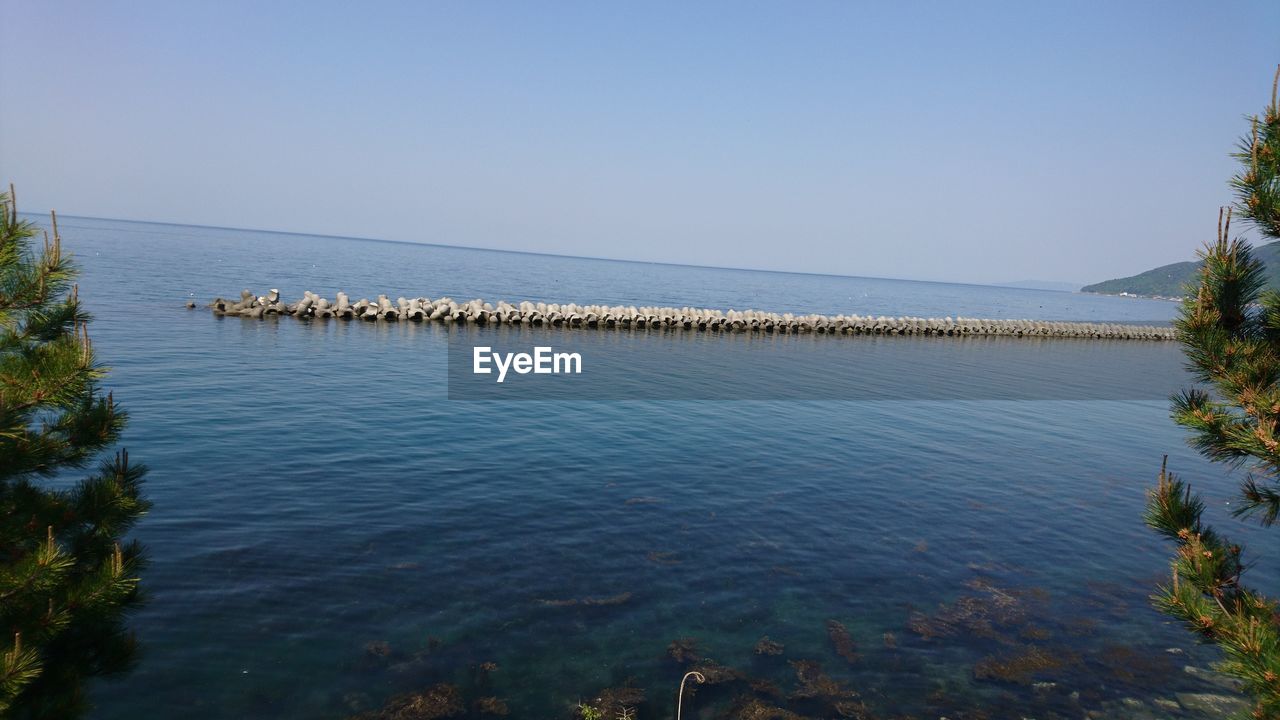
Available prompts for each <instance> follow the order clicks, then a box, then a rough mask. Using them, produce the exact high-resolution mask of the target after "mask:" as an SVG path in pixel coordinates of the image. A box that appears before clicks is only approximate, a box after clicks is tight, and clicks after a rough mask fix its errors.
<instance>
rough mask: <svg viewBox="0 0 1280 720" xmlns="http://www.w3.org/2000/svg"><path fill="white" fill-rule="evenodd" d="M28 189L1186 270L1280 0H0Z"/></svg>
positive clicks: (13, 171)
mask: <svg viewBox="0 0 1280 720" xmlns="http://www.w3.org/2000/svg"><path fill="white" fill-rule="evenodd" d="M0 2H2V6H0V10H2V12H0V176H3V179H4V180H12V181H13V182H15V183H17V185H18V188H19V190H18V193H19V198H20V200H22V201H23V209H26V210H32V211H42V210H46V209H48V208H56V209H58V210H59V211H60V212H64V213H67V214H78V215H94V216H104V217H118V218H130V219H140V220H161V221H172V222H181V223H197V224H210V225H227V226H235V227H253V228H267V229H276V230H288V231H300V232H315V233H324V234H334V235H354V236H363V237H377V238H386V239H396V240H409V241H419V242H438V243H448V244H457V245H471V246H480V247H493V248H507V249H518V250H529V251H538V252H555V253H566V254H573V255H590V256H603V257H618V258H628V259H640V260H658V261H668V262H687V263H696V264H711V265H730V266H737V267H753V268H765V269H779V270H799V271H817V272H834V273H841V274H856V275H872V276H886V277H906V278H918V279H933V280H956V281H970V282H995V281H1003V280H1018V279H1024V278H1038V279H1049V280H1072V281H1088V282H1092V281H1096V280H1100V279H1103V278H1107V277H1112V276H1116V275H1122V274H1130V273H1133V272H1137V271H1140V270H1144V269H1147V268H1149V267H1151V266H1153V265H1156V264H1160V263H1166V262H1173V261H1177V260H1183V259H1188V258H1190V257H1191V256H1192V253H1193V251H1194V250H1195V248H1196V247H1198V246H1199V244H1200V243H1202V242H1203V241H1205V240H1208V239H1211V238H1212V236H1213V228H1214V225H1215V223H1216V218H1217V216H1216V208H1217V207H1218V205H1219V204H1221V203H1223V202H1224V201H1226V200H1228V199H1229V193H1228V190H1227V186H1226V179H1227V178H1228V177H1229V176H1230V174H1231V173H1232V171H1233V169H1234V165H1233V162H1232V161H1231V160H1230V159H1229V158H1228V157H1227V153H1228V152H1230V150H1231V149H1232V146H1233V144H1234V142H1235V140H1236V139H1237V137H1238V136H1239V135H1241V134H1242V133H1243V132H1244V131H1245V130H1246V125H1245V122H1244V121H1243V120H1242V115H1244V114H1246V113H1253V112H1258V111H1260V110H1261V108H1262V107H1263V105H1264V104H1265V103H1266V101H1267V100H1268V97H1269V95H1270V90H1271V78H1272V73H1273V71H1274V69H1275V66H1276V63H1278V62H1280V2H1275V0H1259V1H1257V2H1213V3H1210V2H1197V3H1182V2H1061V3H1048V2H1027V1H1026V0H1021V1H1018V2H1008V3H980V2H963V3H961V2H953V3H944V2H928V3H925V2H920V3H913V2H880V3H871V2H839V3H834V2H832V3H828V2H810V1H797V2H782V1H781V0H779V1H778V2H770V3H753V2H736V1H735V2H723V3H719V2H696V3H687V2H678V3H676V2H673V3H615V2H582V3H550V2H548V3H529V2H524V3H516V2H506V3H499V2H470V1H469V2H456V3H455V2H444V1H440V2H420V3H419V2H405V3H393V2H370V3H347V2H343V3H320V2H298V3H284V2H244V3H240V2H216V3H213V2H210V3H187V2H177V3H174V2H110V1H105V2H104V1H102V0H94V1H93V2H57V1H50V0H42V1H40V2H33V1H29V0H0Z"/></svg>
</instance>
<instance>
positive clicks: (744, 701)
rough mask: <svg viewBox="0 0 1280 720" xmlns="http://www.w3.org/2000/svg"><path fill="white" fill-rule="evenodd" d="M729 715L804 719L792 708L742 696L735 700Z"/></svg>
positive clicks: (752, 719)
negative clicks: (788, 708)
mask: <svg viewBox="0 0 1280 720" xmlns="http://www.w3.org/2000/svg"><path fill="white" fill-rule="evenodd" d="M727 717H728V718H729V720H803V717H802V716H800V715H797V714H795V713H793V712H791V711H790V710H787V709H785V708H780V707H777V706H776V705H770V704H768V703H766V702H764V701H762V700H760V699H759V698H753V697H741V698H738V699H737V700H736V701H734V703H733V706H732V707H730V708H729V712H728V714H727Z"/></svg>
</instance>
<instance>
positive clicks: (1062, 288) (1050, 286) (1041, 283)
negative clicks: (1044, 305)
mask: <svg viewBox="0 0 1280 720" xmlns="http://www.w3.org/2000/svg"><path fill="white" fill-rule="evenodd" d="M994 284H995V286H996V287H1010V288H1020V289H1022V290H1052V291H1054V292H1075V291H1077V290H1079V289H1080V283H1071V282H1059V281H1057V280H1013V281H1011V282H1001V283H994Z"/></svg>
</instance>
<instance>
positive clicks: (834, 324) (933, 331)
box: [188, 289, 1174, 340]
mask: <svg viewBox="0 0 1280 720" xmlns="http://www.w3.org/2000/svg"><path fill="white" fill-rule="evenodd" d="M188 307H195V305H194V303H189V304H188ZM209 307H210V308H211V309H212V310H213V312H214V313H216V314H219V315H235V316H239V317H248V318H263V317H266V316H269V315H289V316H292V317H295V318H317V319H340V320H353V319H361V320H367V321H371V322H403V321H408V322H441V323H458V324H476V325H489V324H510V325H534V326H544V325H549V326H555V327H582V328H608V329H631V328H635V329H645V328H672V329H682V330H702V331H719V332H757V333H777V334H782V335H787V334H796V335H798V334H805V333H816V334H820V335H821V334H828V335H939V336H947V337H956V336H966V335H996V336H1006V337H1063V338H1067V337H1071V338H1105V339H1113V340H1173V339H1174V330H1173V328H1170V327H1161V326H1156V325H1127V324H1117V323H1086V322H1055V321H1041V320H983V319H975V318H950V317H947V318H920V317H884V316H879V317H871V316H863V315H796V314H793V313H771V312H763V311H760V310H710V309H705V308H688V307H683V308H674V307H637V306H634V305H628V306H621V305H617V306H610V305H577V304H574V303H566V304H558V303H541V302H540V303H534V302H529V301H527V300H526V301H522V302H520V303H518V304H514V305H513V304H511V303H508V302H506V301H503V300H499V301H498V302H497V303H488V302H485V301H483V300H479V299H476V300H468V301H461V302H460V301H456V300H453V299H452V298H447V297H443V298H440V299H438V300H431V299H429V298H425V297H418V298H403V297H401V298H397V299H396V301H395V302H392V301H391V300H390V299H389V298H388V297H387V296H386V295H379V296H378V297H377V299H376V300H368V299H360V300H357V301H356V302H351V298H350V297H349V296H348V295H347V294H346V293H343V292H339V293H338V294H337V295H336V296H335V299H334V300H333V301H330V300H329V299H328V298H325V297H321V296H320V295H317V294H315V293H313V292H311V291H309V290H308V291H305V292H303V296H302V298H301V299H300V300H298V301H297V302H293V303H288V302H285V301H284V300H283V299H282V298H281V296H280V291H279V290H275V289H273V290H271V291H269V292H268V293H267V294H266V295H254V294H253V293H251V292H250V291H248V290H244V291H242V292H241V293H240V297H239V298H238V299H236V300H226V299H223V298H216V299H214V301H213V302H212V303H210V304H209Z"/></svg>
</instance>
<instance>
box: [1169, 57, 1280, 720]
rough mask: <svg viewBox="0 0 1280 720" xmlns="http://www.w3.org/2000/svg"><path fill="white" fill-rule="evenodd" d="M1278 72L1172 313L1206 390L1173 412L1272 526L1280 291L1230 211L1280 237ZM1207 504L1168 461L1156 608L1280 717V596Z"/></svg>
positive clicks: (1277, 511)
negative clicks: (1233, 470)
mask: <svg viewBox="0 0 1280 720" xmlns="http://www.w3.org/2000/svg"><path fill="white" fill-rule="evenodd" d="M1277 83H1280V68H1277V70H1276V80H1275V82H1273V84H1272V90H1271V104H1270V105H1269V106H1268V107H1267V108H1266V111H1265V112H1264V114H1263V116H1262V117H1252V118H1250V125H1251V132H1250V134H1249V136H1247V137H1246V138H1245V139H1244V140H1242V141H1241V144H1240V148H1239V151H1238V152H1237V153H1235V157H1236V158H1237V159H1238V160H1240V162H1241V165H1242V167H1243V169H1242V171H1241V172H1240V173H1239V174H1238V175H1236V176H1235V177H1234V178H1232V180H1231V187H1232V188H1233V189H1234V191H1235V193H1236V203H1235V205H1234V207H1233V208H1231V209H1226V210H1225V211H1220V212H1219V216H1218V236H1217V239H1216V240H1215V241H1214V242H1212V243H1209V244H1208V245H1207V246H1206V247H1205V249H1204V250H1203V251H1201V257H1202V259H1203V260H1204V265H1203V267H1202V269H1201V272H1200V283H1199V289H1198V292H1197V293H1196V295H1195V297H1191V298H1188V299H1187V300H1186V301H1184V303H1183V305H1182V307H1181V309H1180V312H1179V317H1178V319H1177V320H1176V321H1175V323H1174V324H1175V327H1176V329H1177V332H1178V339H1179V341H1180V342H1181V343H1182V346H1183V349H1184V351H1185V353H1186V356H1187V358H1188V360H1189V367H1190V368H1191V370H1192V372H1193V373H1194V375H1195V377H1196V379H1197V380H1198V381H1199V382H1201V383H1203V384H1204V385H1205V386H1206V387H1207V388H1209V391H1205V390H1199V389H1193V390H1187V391H1184V392H1183V393H1182V394H1180V395H1178V396H1177V397H1175V398H1174V399H1173V408H1172V414H1173V419H1174V421H1175V422H1177V423H1178V424H1179V425H1182V426H1183V427H1186V428H1188V429H1189V430H1191V433H1192V436H1191V443H1192V445H1194V446H1195V447H1196V448H1197V449H1198V450H1199V451H1200V452H1201V453H1202V454H1203V455H1205V456H1206V457H1208V458H1210V459H1213V460H1216V461H1221V462H1226V463H1229V464H1232V465H1234V466H1238V467H1244V468H1245V469H1246V470H1247V475H1246V477H1245V479H1244V481H1243V483H1242V486H1241V496H1242V502H1241V503H1240V504H1239V507H1238V508H1237V510H1236V514H1237V515H1239V516H1248V517H1254V518H1257V519H1258V520H1259V521H1260V522H1261V523H1262V524H1263V525H1268V526H1269V525H1272V524H1273V523H1275V522H1276V520H1277V518H1278V517H1280V293H1277V292H1275V291H1273V290H1264V286H1265V284H1266V276H1265V268H1264V267H1263V264H1262V263H1261V262H1260V261H1259V260H1258V259H1257V258H1256V257H1255V256H1254V254H1253V251H1252V249H1251V248H1250V246H1249V244H1248V243H1247V242H1245V241H1244V240H1243V239H1241V238H1238V237H1237V238H1232V237H1231V217H1232V214H1233V212H1235V213H1239V214H1240V215H1241V216H1243V217H1244V218H1245V219H1246V220H1247V221H1248V222H1249V223H1250V224H1251V225H1252V226H1253V227H1254V228H1255V229H1256V230H1257V231H1258V233H1259V234H1261V235H1262V236H1263V237H1265V238H1268V239H1280V106H1277V102H1276V100H1277V98H1276V91H1277ZM1204 509H1205V507H1204V503H1203V502H1202V501H1201V500H1200V498H1199V497H1198V496H1196V495H1195V494H1193V493H1192V492H1191V489H1190V488H1189V487H1188V486H1187V484H1186V483H1185V482H1183V481H1182V480H1180V479H1178V478H1176V477H1174V475H1173V474H1171V473H1169V472H1168V470H1167V468H1165V467H1161V469H1160V476H1159V481H1158V483H1157V485H1156V487H1155V488H1154V489H1153V490H1152V491H1151V492H1150V494H1149V498H1148V504H1147V513H1146V521H1147V524H1148V525H1150V526H1151V527H1153V528H1155V529H1156V530H1157V531H1158V532H1160V533H1161V534H1163V535H1164V536H1166V537H1168V538H1170V539H1171V540H1173V541H1174V542H1176V543H1177V546H1178V550H1177V553H1176V554H1175V556H1174V558H1173V563H1172V566H1173V573H1172V580H1171V582H1170V584H1169V585H1167V586H1164V587H1162V588H1160V591H1159V593H1158V594H1157V595H1156V596H1155V603H1156V606H1157V607H1159V608H1160V609H1161V610H1163V611H1165V612H1167V613H1169V614H1170V615H1172V616H1174V617H1177V618H1178V619H1180V620H1181V621H1182V622H1183V623H1185V624H1186V625H1187V627H1188V628H1190V629H1191V630H1192V631H1194V632H1196V633H1198V634H1200V635H1201V636H1203V637H1204V638H1206V639H1208V640H1210V641H1212V642H1214V643H1216V644H1217V645H1218V646H1219V647H1221V648H1222V650H1223V653H1224V660H1223V661H1222V662H1221V663H1220V664H1219V666H1218V669H1219V670H1220V671H1222V672H1223V673H1226V674H1227V675H1230V676H1233V677H1236V678H1239V679H1240V680H1242V681H1243V682H1244V689H1245V690H1246V692H1248V693H1249V694H1250V695H1252V696H1253V698H1254V700H1255V705H1254V710H1253V715H1254V717H1257V718H1268V719H1271V718H1280V615H1277V603H1276V602H1275V601H1274V600H1270V599H1268V598H1266V597H1264V596H1263V595H1261V594H1259V593H1257V592H1254V591H1252V590H1250V589H1248V588H1246V587H1245V586H1243V585H1242V584H1241V582H1240V577H1241V574H1242V573H1243V572H1244V570H1245V567H1246V564H1245V563H1244V561H1243V560H1242V558H1241V556H1242V550H1241V548H1240V546H1238V545H1234V544H1232V543H1230V542H1229V541H1228V540H1227V539H1226V538H1224V537H1222V536H1221V535H1219V534H1218V533H1217V532H1215V531H1214V530H1213V528H1211V527H1208V526H1206V525H1205V524H1204V523H1203V514H1204Z"/></svg>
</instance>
